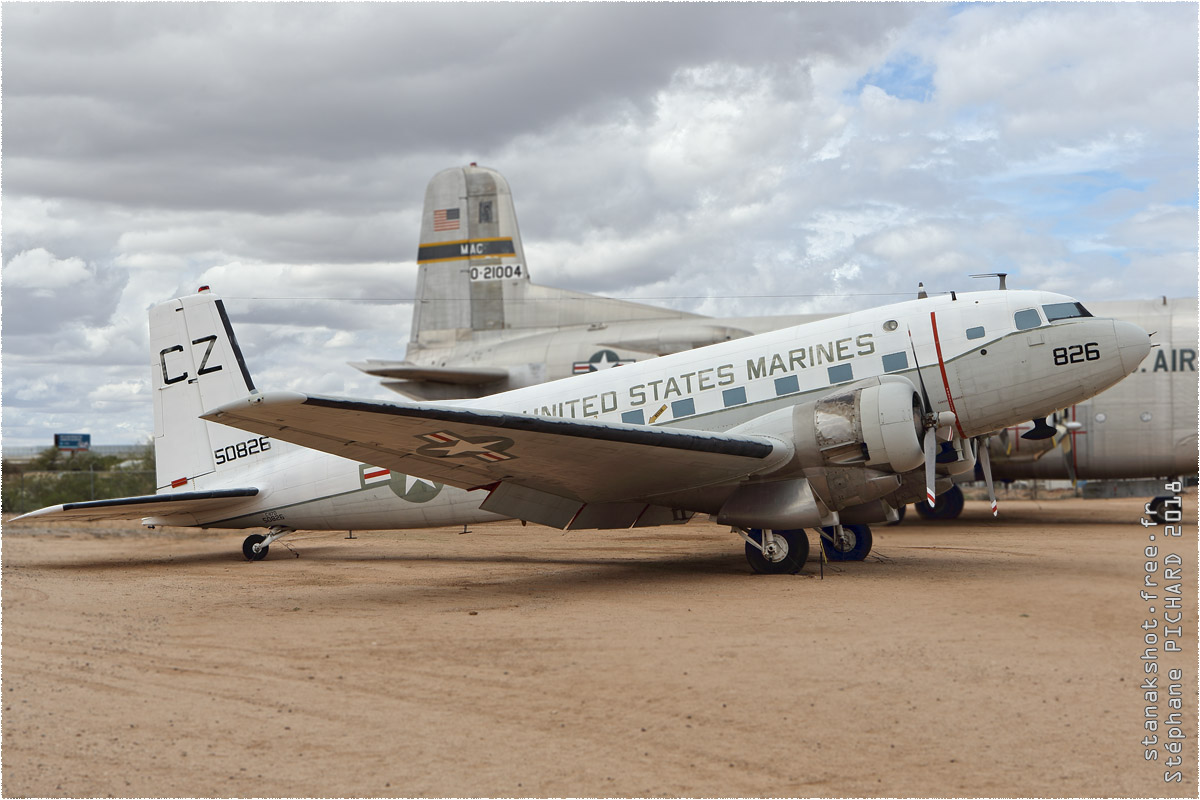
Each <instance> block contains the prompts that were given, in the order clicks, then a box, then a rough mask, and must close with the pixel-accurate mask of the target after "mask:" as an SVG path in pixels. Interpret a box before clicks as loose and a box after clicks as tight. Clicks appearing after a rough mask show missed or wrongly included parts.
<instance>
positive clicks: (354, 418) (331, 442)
mask: <svg viewBox="0 0 1200 800" xmlns="http://www.w3.org/2000/svg"><path fill="white" fill-rule="evenodd" d="M204 418H205V419H208V420H211V421H214V422H219V423H221V424H223V425H230V426H232V427H235V428H242V429H243V430H248V431H254V432H256V433H259V434H260V435H268V436H274V437H276V438H279V439H282V440H284V441H289V442H294V443H296V444H299V445H303V446H305V447H311V448H313V449H316V450H322V451H324V452H327V453H333V454H335V455H339V456H344V457H346V458H351V459H356V460H358V461H363V462H366V463H371V464H378V465H379V466H381V467H388V468H389V469H395V470H398V471H401V472H404V473H405V474H408V475H420V476H421V477H424V478H431V479H434V480H437V481H441V482H442V483H446V484H449V485H451V486H458V487H460V488H464V489H472V488H478V487H483V486H490V485H492V484H495V483H498V482H511V483H514V484H518V485H521V486H526V487H529V488H532V489H537V490H539V491H543V492H547V493H549V494H553V495H557V496H559V497H564V498H569V499H572V500H579V501H582V502H587V503H602V502H611V501H622V500H636V499H639V498H647V497H653V496H654V495H658V494H664V493H667V492H677V491H683V490H686V489H694V488H698V487H702V486H709V485H714V484H719V483H728V482H732V481H737V480H739V479H741V478H744V477H745V476H747V475H751V474H754V473H756V472H762V471H764V470H765V469H768V468H770V467H773V466H775V465H776V464H777V463H779V462H781V461H782V460H784V459H785V458H788V457H790V455H791V448H790V446H789V445H787V444H785V443H783V442H780V441H778V440H775V439H770V438H768V437H764V436H749V435H730V434H718V433H710V432H705V431H690V430H679V429H667V428H650V427H646V426H640V425H624V424H619V423H608V422H598V421H595V420H579V419H571V420H567V419H549V418H545V417H536V416H530V415H526V414H513V413H507V412H500V411H488V410H481V409H469V408H461V407H453V406H445V405H438V404H418V403H389V402H380V401H363V400H344V399H338V398H330V397H317V396H307V395H303V394H296V393H289V392H280V393H272V394H256V395H251V396H250V397H248V398H246V399H244V400H240V401H237V402H235V403H229V404H227V405H224V406H221V407H220V408H218V409H215V410H213V411H210V412H208V413H206V414H204Z"/></svg>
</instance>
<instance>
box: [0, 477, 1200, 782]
mask: <svg viewBox="0 0 1200 800" xmlns="http://www.w3.org/2000/svg"><path fill="white" fill-rule="evenodd" d="M1185 509H1186V510H1185V516H1184V518H1185V519H1187V520H1189V521H1190V524H1189V525H1188V527H1187V535H1186V536H1185V538H1184V539H1183V541H1182V542H1178V541H1177V542H1175V543H1173V545H1172V547H1171V549H1172V550H1173V551H1176V552H1178V553H1179V554H1180V555H1181V556H1182V560H1183V567H1182V570H1183V575H1184V578H1185V579H1184V591H1183V598H1184V599H1183V605H1184V611H1183V615H1184V617H1183V618H1184V637H1183V649H1184V650H1185V653H1184V654H1179V655H1176V656H1174V657H1171V660H1170V662H1169V663H1168V661H1167V660H1166V659H1165V657H1164V660H1163V662H1162V663H1163V665H1164V668H1165V667H1166V666H1177V667H1179V668H1181V669H1183V671H1184V678H1183V680H1182V681H1180V683H1182V685H1183V717H1184V719H1185V725H1184V728H1185V730H1186V731H1187V733H1188V736H1189V738H1188V740H1187V742H1186V746H1185V748H1184V752H1183V765H1184V766H1183V767H1182V772H1183V776H1182V777H1183V783H1174V784H1168V783H1164V781H1163V773H1164V770H1165V768H1164V765H1163V764H1162V763H1161V761H1159V762H1147V761H1145V760H1144V756H1143V751H1144V749H1145V748H1144V747H1143V745H1142V744H1141V739H1142V737H1143V734H1144V732H1143V729H1142V724H1143V714H1144V707H1145V705H1147V703H1145V702H1144V699H1143V690H1142V689H1140V688H1139V687H1140V685H1141V684H1142V681H1143V679H1144V676H1143V667H1142V664H1143V662H1142V661H1140V660H1139V657H1140V656H1141V655H1142V653H1143V648H1144V646H1145V645H1144V644H1143V642H1142V639H1143V635H1144V631H1143V630H1142V629H1140V628H1139V625H1140V624H1141V623H1142V621H1143V620H1144V619H1147V618H1149V617H1161V612H1162V608H1161V607H1160V608H1159V609H1158V613H1157V614H1150V613H1149V612H1148V611H1147V607H1148V606H1149V605H1150V604H1149V603H1146V602H1144V601H1142V600H1141V599H1139V597H1138V591H1139V589H1140V588H1141V586H1142V583H1143V576H1144V571H1145V567H1144V562H1145V561H1146V559H1145V558H1144V556H1143V548H1144V547H1145V546H1146V545H1147V544H1148V543H1149V542H1148V540H1147V534H1146V531H1145V530H1144V529H1143V528H1142V527H1141V526H1140V525H1138V524H1137V520H1138V518H1139V514H1140V501H1136V500H1099V501H1084V500H1065V501H1046V502H1031V501H1014V502H1008V503H1006V504H1004V505H1003V506H1002V508H1001V512H1002V516H1001V519H1000V520H999V521H992V520H991V519H990V517H989V516H987V514H986V511H985V510H984V509H983V508H982V507H981V505H980V504H978V503H975V504H968V509H967V512H966V513H965V514H964V517H963V518H962V519H961V520H960V521H959V522H958V523H957V524H949V525H948V524H945V523H924V522H922V521H921V520H919V519H914V518H912V517H911V516H910V518H909V519H908V520H906V521H905V523H904V525H902V526H900V527H882V526H878V527H876V528H875V529H874V531H875V534H876V545H875V551H874V553H873V554H872V556H871V557H870V558H869V559H868V560H867V561H866V562H863V563H857V564H842V565H836V566H827V567H826V568H825V573H824V578H823V579H822V578H821V577H820V576H819V563H818V562H817V561H815V560H810V563H809V564H808V566H807V567H806V568H805V569H804V571H803V572H802V573H801V574H800V575H798V576H758V575H753V574H751V573H750V571H749V569H748V567H747V565H746V562H745V559H744V556H743V554H742V545H741V543H740V541H739V540H736V539H734V538H733V537H732V536H730V534H729V533H728V531H726V530H724V529H722V528H719V527H717V526H716V525H713V524H711V523H709V522H707V521H694V522H693V523H691V524H689V525H687V526H683V527H680V528H671V529H667V528H664V529H659V530H657V531H646V532H641V531H639V532H638V533H636V534H632V533H626V532H619V533H614V532H607V533H577V534H567V535H563V534H561V533H559V532H557V531H552V530H548V529H545V528H537V527H533V526H530V527H528V528H522V527H521V526H520V525H519V524H518V523H496V524H490V525H480V526H476V527H475V528H474V530H473V531H472V532H471V533H469V534H466V535H459V534H457V533H456V532H455V531H453V530H448V529H442V530H428V531H414V532H407V533H359V534H357V535H358V538H357V539H354V540H351V541H347V540H346V539H345V538H344V536H345V534H343V533H303V532H302V533H298V534H295V535H294V536H292V537H290V545H291V548H292V549H291V550H289V549H288V548H285V547H283V546H281V544H276V545H274V546H272V548H271V554H270V556H269V557H268V559H267V560H265V561H263V562H259V563H248V562H245V561H243V560H242V557H241V553H240V543H241V539H242V537H243V535H244V534H243V533H238V532H221V533H218V532H198V531H186V530H178V529H171V530H167V531H161V530H160V531H153V532H146V531H143V530H142V529H140V528H139V527H138V526H137V525H136V524H129V525H97V526H83V525H78V524H76V525H70V524H59V525H53V526H52V525H47V524H45V523H34V524H26V523H16V524H6V525H5V527H4V536H3V653H2V655H3V674H2V680H0V685H2V688H3V698H4V700H3V702H4V710H3V792H4V794H5V795H6V796H28V795H53V796H82V795H99V796H104V795H117V796H175V795H188V796H192V795H195V796H278V795H298V796H344V795H353V796H359V795H362V796H383V795H402V796H419V795H440V796H447V795H451V796H453V795H458V796H477V795H487V796H548V795H553V796H577V795H584V796H613V795H693V796H713V795H725V796H729V795H761V796H768V795H788V796H889V795H890V796H896V795H899V796H944V795H968V796H996V795H1001V796H1004V795H1031V796H1062V795H1084V796H1094V795H1116V796H1179V795H1190V796H1195V794H1196V791H1197V784H1196V749H1195V745H1196V704H1197V694H1196V685H1197V684H1196V636H1195V633H1196V606H1197V596H1196V583H1195V579H1196V565H1197V558H1196V528H1195V525H1194V522H1195V520H1196V507H1195V496H1194V495H1190V496H1188V497H1187V498H1186V504H1185ZM283 541H289V540H286V539H285V540H283ZM293 551H294V552H293ZM1164 552H1165V551H1164ZM297 556H298V557H297ZM1160 560H1161V557H1160ZM1160 570H1161V567H1160ZM1160 574H1161V573H1160ZM1160 624H1161V622H1160ZM1166 683H1167V681H1166V680H1165V679H1160V686H1163V685H1165V684H1166ZM1159 705H1160V708H1161V710H1162V715H1163V716H1165V713H1166V711H1167V709H1166V707H1165V698H1164V701H1160V703H1159ZM1168 755H1169V754H1168V753H1167V752H1165V751H1162V752H1160V753H1159V758H1160V759H1164V758H1166V757H1167V756H1168Z"/></svg>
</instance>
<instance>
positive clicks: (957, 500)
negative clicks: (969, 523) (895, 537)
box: [913, 486, 963, 520]
mask: <svg viewBox="0 0 1200 800" xmlns="http://www.w3.org/2000/svg"><path fill="white" fill-rule="evenodd" d="M913 506H915V507H916V509H917V514H919V515H920V516H921V519H936V520H948V519H958V515H959V514H961V513H962V510H963V493H962V489H960V488H958V487H957V486H951V487H950V488H949V489H947V490H946V491H944V492H942V493H941V494H939V495H938V496H937V499H936V500H934V505H933V508H930V507H929V503H926V502H925V501H921V502H918V503H913Z"/></svg>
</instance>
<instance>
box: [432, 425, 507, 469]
mask: <svg viewBox="0 0 1200 800" xmlns="http://www.w3.org/2000/svg"><path fill="white" fill-rule="evenodd" d="M417 438H418V439H422V440H424V441H426V442H429V444H426V445H422V446H421V447H419V448H417V453H418V454H419V455H423V456H429V457H431V458H474V459H477V460H479V461H485V462H487V463H489V464H490V463H494V462H496V461H507V460H508V459H510V458H516V456H513V455H509V454H508V453H506V452H505V451H506V450H508V448H510V447H512V445H513V440H512V439H505V438H504V437H502V436H501V437H492V436H483V437H479V436H460V435H459V434H457V433H451V432H450V431H438V432H437V433H422V434H420V435H419V436H417Z"/></svg>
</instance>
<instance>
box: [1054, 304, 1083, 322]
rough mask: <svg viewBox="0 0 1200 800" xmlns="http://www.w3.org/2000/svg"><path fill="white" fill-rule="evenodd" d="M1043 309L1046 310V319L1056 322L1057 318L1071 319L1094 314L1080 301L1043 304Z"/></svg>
mask: <svg viewBox="0 0 1200 800" xmlns="http://www.w3.org/2000/svg"><path fill="white" fill-rule="evenodd" d="M1042 311H1045V312H1046V321H1047V322H1054V320H1056V319H1071V318H1072V317H1090V316H1091V315H1092V314H1091V312H1089V311H1088V310H1087V309H1086V308H1084V307H1083V306H1082V305H1081V304H1079V303H1050V304H1049V305H1045V306H1042Z"/></svg>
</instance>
